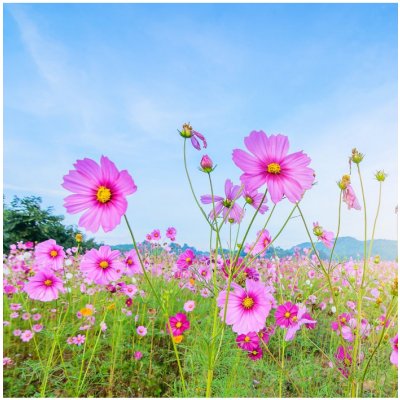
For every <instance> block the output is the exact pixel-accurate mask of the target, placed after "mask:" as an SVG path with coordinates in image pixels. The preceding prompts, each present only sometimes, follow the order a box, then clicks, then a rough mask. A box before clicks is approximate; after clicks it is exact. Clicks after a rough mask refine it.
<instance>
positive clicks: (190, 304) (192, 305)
mask: <svg viewBox="0 0 400 400" xmlns="http://www.w3.org/2000/svg"><path fill="white" fill-rule="evenodd" d="M195 307H196V303H195V302H194V301H193V300H188V301H187V302H186V303H185V304H184V305H183V309H184V310H185V311H186V312H191V311H193V310H194V309H195Z"/></svg>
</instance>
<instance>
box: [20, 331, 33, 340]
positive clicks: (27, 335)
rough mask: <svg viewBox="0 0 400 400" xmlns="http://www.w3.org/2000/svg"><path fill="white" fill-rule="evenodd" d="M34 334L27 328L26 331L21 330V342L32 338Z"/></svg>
mask: <svg viewBox="0 0 400 400" xmlns="http://www.w3.org/2000/svg"><path fill="white" fill-rule="evenodd" d="M34 335H35V334H34V333H33V332H32V331H30V330H29V329H27V330H26V331H23V332H22V333H21V335H20V338H21V340H22V341H23V342H29V341H30V340H31V339H32V338H33V336H34Z"/></svg>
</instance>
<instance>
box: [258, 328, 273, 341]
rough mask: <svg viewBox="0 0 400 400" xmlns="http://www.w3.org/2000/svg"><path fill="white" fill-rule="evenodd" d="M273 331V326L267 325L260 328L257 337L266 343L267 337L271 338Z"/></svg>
mask: <svg viewBox="0 0 400 400" xmlns="http://www.w3.org/2000/svg"><path fill="white" fill-rule="evenodd" d="M274 333H275V326H269V327H267V328H263V329H261V331H260V332H258V337H259V338H260V340H261V341H262V342H264V343H265V344H267V343H268V342H269V339H271V336H272V335H273V334H274Z"/></svg>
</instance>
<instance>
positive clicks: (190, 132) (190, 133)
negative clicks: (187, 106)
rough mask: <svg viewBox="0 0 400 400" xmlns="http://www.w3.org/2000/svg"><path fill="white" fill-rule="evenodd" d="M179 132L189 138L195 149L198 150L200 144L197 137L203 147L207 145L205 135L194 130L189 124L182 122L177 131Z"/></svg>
mask: <svg viewBox="0 0 400 400" xmlns="http://www.w3.org/2000/svg"><path fill="white" fill-rule="evenodd" d="M179 133H180V134H181V136H182V137H184V138H186V139H189V138H190V141H191V142H192V145H193V147H194V148H195V149H196V150H200V144H199V141H198V140H197V138H198V139H200V140H201V141H202V142H203V147H204V148H206V147H207V141H206V139H205V137H204V136H203V135H202V134H201V133H200V132H197V131H195V130H194V129H193V128H192V126H191V125H190V124H183V127H182V131H179Z"/></svg>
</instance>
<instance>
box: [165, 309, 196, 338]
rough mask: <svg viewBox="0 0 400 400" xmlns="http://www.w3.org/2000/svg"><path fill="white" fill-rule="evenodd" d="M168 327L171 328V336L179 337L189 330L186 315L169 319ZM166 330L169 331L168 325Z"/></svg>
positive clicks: (177, 315) (179, 314) (181, 314)
mask: <svg viewBox="0 0 400 400" xmlns="http://www.w3.org/2000/svg"><path fill="white" fill-rule="evenodd" d="M169 325H170V326H171V331H172V336H181V335H182V334H183V332H185V331H186V330H188V329H189V328H190V322H189V321H188V319H187V318H186V314H183V313H178V314H176V315H174V316H172V317H170V318H169ZM167 329H168V330H169V326H168V324H167Z"/></svg>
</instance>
